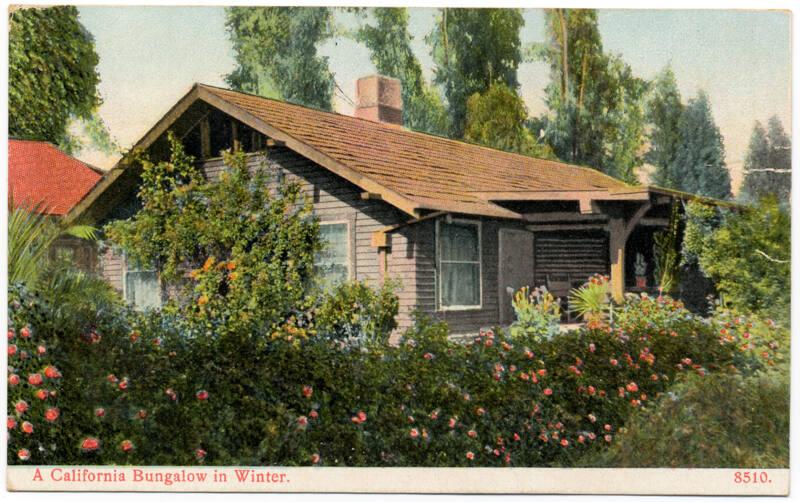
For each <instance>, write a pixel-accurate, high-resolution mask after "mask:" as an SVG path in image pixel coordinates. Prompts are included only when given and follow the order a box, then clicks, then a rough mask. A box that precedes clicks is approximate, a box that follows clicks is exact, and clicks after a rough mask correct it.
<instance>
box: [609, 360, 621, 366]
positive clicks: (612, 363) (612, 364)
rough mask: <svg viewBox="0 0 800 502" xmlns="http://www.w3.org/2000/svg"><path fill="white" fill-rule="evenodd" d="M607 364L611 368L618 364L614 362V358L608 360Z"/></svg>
mask: <svg viewBox="0 0 800 502" xmlns="http://www.w3.org/2000/svg"><path fill="white" fill-rule="evenodd" d="M608 362H610V363H611V366H616V365H617V364H619V361H617V360H616V359H614V358H611V359H609V360H608Z"/></svg>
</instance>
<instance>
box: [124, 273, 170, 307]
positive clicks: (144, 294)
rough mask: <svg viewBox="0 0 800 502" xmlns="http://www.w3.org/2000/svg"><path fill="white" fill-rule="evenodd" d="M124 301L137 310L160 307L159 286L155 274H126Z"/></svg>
mask: <svg viewBox="0 0 800 502" xmlns="http://www.w3.org/2000/svg"><path fill="white" fill-rule="evenodd" d="M125 299H126V300H128V302H130V303H131V304H133V305H134V306H135V307H136V308H137V309H139V310H144V309H149V308H159V307H160V306H161V285H160V284H159V282H158V275H156V273H155V272H138V271H134V272H131V271H129V272H126V274H125Z"/></svg>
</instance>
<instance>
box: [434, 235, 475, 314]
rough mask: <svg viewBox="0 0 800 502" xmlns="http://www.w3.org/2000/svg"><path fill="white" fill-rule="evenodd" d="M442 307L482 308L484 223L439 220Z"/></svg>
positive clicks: (439, 268) (438, 238)
mask: <svg viewBox="0 0 800 502" xmlns="http://www.w3.org/2000/svg"><path fill="white" fill-rule="evenodd" d="M437 252H438V261H439V263H438V270H439V276H438V277H439V307H440V308H441V309H442V310H458V309H471V308H480V307H481V225H480V223H479V222H477V221H462V220H453V221H439V222H438V225H437Z"/></svg>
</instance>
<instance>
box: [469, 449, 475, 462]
mask: <svg viewBox="0 0 800 502" xmlns="http://www.w3.org/2000/svg"><path fill="white" fill-rule="evenodd" d="M474 458H475V454H474V453H472V452H471V451H468V452H467V460H472V459H474Z"/></svg>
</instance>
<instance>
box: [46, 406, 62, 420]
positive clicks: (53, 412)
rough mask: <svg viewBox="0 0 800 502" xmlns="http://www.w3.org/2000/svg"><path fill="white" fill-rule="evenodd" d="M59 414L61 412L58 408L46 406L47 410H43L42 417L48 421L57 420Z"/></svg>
mask: <svg viewBox="0 0 800 502" xmlns="http://www.w3.org/2000/svg"><path fill="white" fill-rule="evenodd" d="M59 415H61V412H60V411H59V409H58V408H47V411H45V412H44V418H45V420H47V421H48V422H55V421H56V420H58V417H59Z"/></svg>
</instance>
